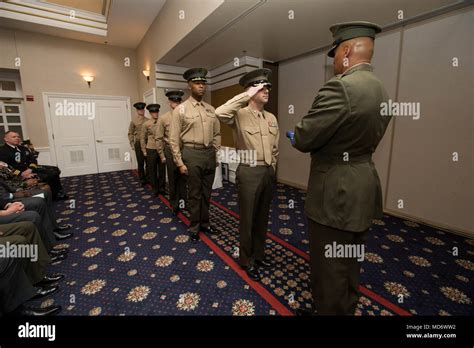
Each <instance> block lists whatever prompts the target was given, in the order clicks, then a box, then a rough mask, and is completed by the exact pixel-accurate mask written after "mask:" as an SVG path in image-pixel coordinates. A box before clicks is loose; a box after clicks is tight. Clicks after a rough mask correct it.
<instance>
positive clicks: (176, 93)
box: [165, 89, 184, 102]
mask: <svg viewBox="0 0 474 348" xmlns="http://www.w3.org/2000/svg"><path fill="white" fill-rule="evenodd" d="M165 95H166V97H167V98H168V99H169V100H172V101H176V102H178V101H181V100H182V99H183V95H184V92H183V91H182V90H180V89H173V90H166V91H165Z"/></svg>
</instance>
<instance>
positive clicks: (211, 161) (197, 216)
mask: <svg viewBox="0 0 474 348" xmlns="http://www.w3.org/2000/svg"><path fill="white" fill-rule="evenodd" d="M182 157H183V162H184V164H185V165H186V167H187V168H188V177H187V184H188V201H187V205H186V209H187V210H188V211H189V214H190V220H191V223H190V225H189V229H188V231H189V233H192V234H197V233H199V231H202V230H203V229H206V228H209V202H210V199H211V191H212V183H213V182H214V174H215V173H216V151H215V150H214V148H207V149H193V148H189V147H184V148H183V151H182Z"/></svg>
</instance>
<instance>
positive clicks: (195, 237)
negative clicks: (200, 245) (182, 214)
mask: <svg viewBox="0 0 474 348" xmlns="http://www.w3.org/2000/svg"><path fill="white" fill-rule="evenodd" d="M190 237H191V241H192V242H193V243H197V242H199V240H200V239H201V238H200V237H199V232H198V233H191V236H190Z"/></svg>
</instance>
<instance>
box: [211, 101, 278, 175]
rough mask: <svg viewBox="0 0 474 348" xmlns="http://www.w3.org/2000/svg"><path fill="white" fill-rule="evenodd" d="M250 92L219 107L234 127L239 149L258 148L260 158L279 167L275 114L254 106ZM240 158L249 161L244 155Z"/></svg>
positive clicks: (222, 118)
mask: <svg viewBox="0 0 474 348" xmlns="http://www.w3.org/2000/svg"><path fill="white" fill-rule="evenodd" d="M249 100H250V97H249V96H248V94H247V92H244V93H241V94H238V95H236V96H235V97H234V98H232V99H230V100H229V101H227V102H226V103H225V104H224V105H221V106H219V107H218V108H217V109H216V115H217V117H218V118H219V121H221V122H222V123H224V124H227V125H229V126H231V127H232V129H233V134H234V139H235V142H236V148H237V150H255V151H256V153H257V158H256V160H257V161H265V162H266V163H267V164H269V165H271V166H273V169H275V170H276V164H277V159H278V141H279V137H280V132H279V129H278V123H277V119H276V117H275V115H273V114H272V113H271V112H268V111H265V110H264V111H263V112H262V114H261V115H260V116H259V114H260V113H259V112H257V111H255V110H251V109H250V107H248V106H247V103H248V101H249ZM241 162H242V163H244V162H246V161H245V159H244V158H241Z"/></svg>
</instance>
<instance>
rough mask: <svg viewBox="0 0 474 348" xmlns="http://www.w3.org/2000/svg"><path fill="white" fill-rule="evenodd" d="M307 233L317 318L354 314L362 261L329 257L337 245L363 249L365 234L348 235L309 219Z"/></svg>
mask: <svg viewBox="0 0 474 348" xmlns="http://www.w3.org/2000/svg"><path fill="white" fill-rule="evenodd" d="M308 223H309V232H310V257H311V261H310V262H311V289H312V294H313V303H314V306H315V309H316V311H317V314H318V315H353V314H354V312H355V309H356V307H357V303H358V301H359V296H360V294H359V274H360V265H361V262H359V261H358V260H357V257H344V258H341V257H328V254H327V253H326V251H327V250H328V248H330V247H332V246H334V242H335V243H336V244H337V245H348V246H358V245H359V246H362V245H364V244H365V242H366V241H367V236H368V232H367V231H364V232H348V231H343V230H339V229H337V228H333V227H329V226H324V225H321V224H318V223H317V222H315V221H313V220H311V219H309V218H308Z"/></svg>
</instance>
